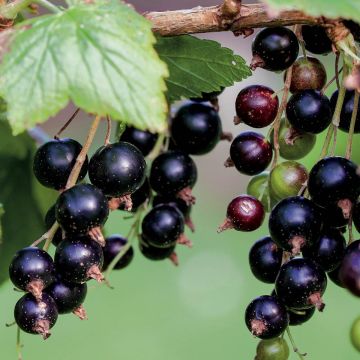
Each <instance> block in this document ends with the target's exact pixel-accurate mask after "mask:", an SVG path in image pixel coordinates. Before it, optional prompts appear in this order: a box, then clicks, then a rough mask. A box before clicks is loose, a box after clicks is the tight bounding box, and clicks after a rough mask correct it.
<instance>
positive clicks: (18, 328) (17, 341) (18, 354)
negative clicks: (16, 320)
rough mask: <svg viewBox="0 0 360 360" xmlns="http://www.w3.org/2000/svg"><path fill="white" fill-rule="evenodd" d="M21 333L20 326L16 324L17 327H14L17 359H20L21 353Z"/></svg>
mask: <svg viewBox="0 0 360 360" xmlns="http://www.w3.org/2000/svg"><path fill="white" fill-rule="evenodd" d="M20 336H21V333H20V327H19V326H17V329H16V352H17V357H18V360H22V358H23V357H22V354H21V348H22V345H21V337H20Z"/></svg>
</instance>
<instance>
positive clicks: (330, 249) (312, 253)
mask: <svg viewBox="0 0 360 360" xmlns="http://www.w3.org/2000/svg"><path fill="white" fill-rule="evenodd" d="M345 248H346V241H345V238H344V236H343V235H342V234H341V232H340V231H339V230H338V229H325V230H323V231H322V232H321V235H320V238H319V239H318V240H317V242H316V243H315V244H313V245H312V246H311V247H304V248H303V250H302V254H303V256H304V257H305V258H310V259H312V260H314V261H315V262H316V263H317V264H318V265H320V266H321V267H322V268H323V270H324V271H326V272H328V271H332V270H335V268H337V267H338V266H339V265H340V262H341V260H342V259H343V257H344V255H345Z"/></svg>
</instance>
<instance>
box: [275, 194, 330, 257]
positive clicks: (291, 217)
mask: <svg viewBox="0 0 360 360" xmlns="http://www.w3.org/2000/svg"><path fill="white" fill-rule="evenodd" d="M322 225H323V224H322V214H321V211H320V210H319V208H318V207H317V206H316V205H315V204H314V203H313V202H312V201H311V200H308V199H306V198H303V197H300V196H294V197H289V198H286V199H284V200H281V201H280V202H279V203H278V204H277V205H276V206H275V207H274V208H273V209H272V211H271V214H270V218H269V230H270V236H271V238H272V239H273V241H274V242H275V243H276V244H277V245H279V246H280V247H282V248H283V249H284V250H286V251H291V252H292V253H293V254H294V255H296V254H298V253H299V252H300V251H301V249H302V248H303V247H304V246H311V245H312V244H314V243H315V242H316V241H317V240H318V238H319V235H320V232H321V229H322Z"/></svg>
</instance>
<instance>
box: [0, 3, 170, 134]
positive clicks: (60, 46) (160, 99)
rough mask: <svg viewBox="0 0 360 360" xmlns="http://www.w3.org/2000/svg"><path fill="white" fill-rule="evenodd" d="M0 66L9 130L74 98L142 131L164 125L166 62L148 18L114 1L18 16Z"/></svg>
mask: <svg viewBox="0 0 360 360" xmlns="http://www.w3.org/2000/svg"><path fill="white" fill-rule="evenodd" d="M16 29H17V30H16V31H15V34H12V35H11V37H12V38H11V40H10V51H9V52H7V53H6V54H5V56H4V58H3V62H2V64H1V66H0V95H1V96H3V97H4V99H5V100H6V102H7V104H8V113H7V115H8V119H9V121H10V123H11V126H12V128H13V132H14V134H18V133H20V132H22V131H23V130H24V129H27V128H30V127H32V126H34V125H35V124H36V123H39V122H43V121H45V120H47V118H48V117H50V116H52V115H55V114H56V113H57V112H58V111H59V110H61V109H62V108H63V107H65V106H66V104H67V103H68V102H69V100H72V101H73V102H74V103H75V104H76V105H77V106H78V107H80V108H82V109H84V110H85V111H87V112H90V113H95V114H98V115H101V116H105V115H106V114H108V115H110V116H111V117H112V118H113V119H114V120H121V121H123V122H125V123H129V124H132V125H134V126H136V127H139V128H141V129H145V128H147V129H149V130H152V131H163V130H164V129H165V128H166V112H167V103H166V98H165V95H164V91H165V90H166V86H165V81H164V77H166V76H167V68H166V65H165V64H164V63H163V62H162V61H161V60H160V59H159V57H158V55H157V53H156V52H155V50H154V48H153V44H154V42H155V38H154V36H153V34H152V32H151V24H150V23H149V22H148V21H147V20H146V19H145V18H144V17H142V16H141V15H139V14H137V13H136V12H135V11H134V10H132V9H131V8H130V7H129V6H127V5H125V4H123V3H119V2H115V1H114V2H105V1H102V2H97V3H92V4H81V3H78V4H76V5H74V6H72V7H70V8H69V9H68V10H66V11H64V12H62V13H60V14H54V15H46V16H41V17H36V18H34V19H32V20H29V21H26V22H23V23H22V24H20V25H19V26H18V27H17V28H16Z"/></svg>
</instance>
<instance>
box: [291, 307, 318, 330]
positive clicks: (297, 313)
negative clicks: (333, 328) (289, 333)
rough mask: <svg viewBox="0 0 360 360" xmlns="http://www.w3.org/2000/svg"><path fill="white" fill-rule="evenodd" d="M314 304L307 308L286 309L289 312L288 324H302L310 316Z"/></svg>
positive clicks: (312, 313)
mask: <svg viewBox="0 0 360 360" xmlns="http://www.w3.org/2000/svg"><path fill="white" fill-rule="evenodd" d="M315 310H316V308H315V306H313V307H311V308H309V309H303V310H291V309H289V310H288V313H289V325H290V326H296V325H302V324H304V323H305V322H307V321H308V320H310V319H311V318H312V316H313V315H314V313H315Z"/></svg>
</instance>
